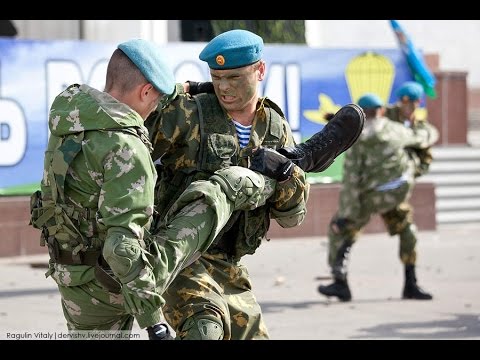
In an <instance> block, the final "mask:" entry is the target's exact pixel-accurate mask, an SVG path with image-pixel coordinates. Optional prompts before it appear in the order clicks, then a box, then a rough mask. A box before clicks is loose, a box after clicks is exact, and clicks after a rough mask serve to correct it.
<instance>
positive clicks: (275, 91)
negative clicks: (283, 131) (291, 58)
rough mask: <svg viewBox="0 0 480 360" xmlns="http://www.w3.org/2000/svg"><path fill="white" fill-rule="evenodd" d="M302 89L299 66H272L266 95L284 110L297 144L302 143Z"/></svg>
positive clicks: (267, 80)
mask: <svg viewBox="0 0 480 360" xmlns="http://www.w3.org/2000/svg"><path fill="white" fill-rule="evenodd" d="M300 87H301V79H300V67H299V66H298V64H288V65H287V66H284V65H281V64H272V65H270V67H269V70H268V74H267V78H266V84H265V88H264V93H265V95H266V96H268V97H269V98H270V99H272V100H273V101H274V102H275V103H276V104H277V105H278V106H279V107H280V109H282V110H283V112H284V114H285V116H286V117H287V120H288V123H289V124H290V127H291V128H292V133H293V136H294V138H295V140H296V141H297V142H300V141H301V133H300V100H301V94H300V93H301V91H300V90H301V89H300Z"/></svg>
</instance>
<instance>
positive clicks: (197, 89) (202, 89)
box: [186, 80, 215, 95]
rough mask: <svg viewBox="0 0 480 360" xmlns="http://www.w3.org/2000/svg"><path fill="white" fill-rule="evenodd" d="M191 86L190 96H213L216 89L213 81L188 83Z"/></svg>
mask: <svg viewBox="0 0 480 360" xmlns="http://www.w3.org/2000/svg"><path fill="white" fill-rule="evenodd" d="M186 82H187V83H188V84H189V85H190V89H189V90H188V93H189V94H190V95H197V94H200V93H210V94H213V93H214V92H215V89H214V87H213V83H212V82H211V81H207V82H197V81H190V80H188V81H186Z"/></svg>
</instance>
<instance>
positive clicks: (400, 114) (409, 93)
mask: <svg viewBox="0 0 480 360" xmlns="http://www.w3.org/2000/svg"><path fill="white" fill-rule="evenodd" d="M396 96H397V99H398V101H397V102H396V103H395V104H394V105H390V106H387V107H386V108H385V116H386V117H387V118H389V119H390V120H393V121H398V122H400V123H402V124H403V125H404V126H406V127H408V128H411V127H412V126H414V125H415V124H416V123H417V122H420V121H428V120H427V119H417V118H416V115H415V110H417V109H418V108H419V106H420V101H421V100H422V98H423V96H424V90H423V87H422V85H420V84H419V83H417V82H415V81H407V82H405V83H403V84H402V86H400V87H399V88H398V90H397V91H396ZM432 126H433V125H432ZM407 151H408V153H409V155H410V157H411V158H412V160H413V161H414V162H415V177H419V176H422V175H425V174H427V173H428V171H429V169H430V164H431V163H432V160H433V156H432V148H431V147H428V148H426V149H418V148H407Z"/></svg>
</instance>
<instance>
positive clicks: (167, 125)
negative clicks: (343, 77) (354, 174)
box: [147, 30, 363, 340]
mask: <svg viewBox="0 0 480 360" xmlns="http://www.w3.org/2000/svg"><path fill="white" fill-rule="evenodd" d="M262 50H263V40H262V39H261V38H260V37H259V36H257V35H255V34H253V33H250V32H248V31H244V30H232V31H228V32H226V33H223V34H220V35H219V36H217V37H216V38H215V39H213V40H212V41H211V42H210V43H209V44H208V45H207V46H206V47H205V48H204V50H203V51H202V52H201V54H200V59H201V60H203V61H206V62H207V63H208V65H209V67H210V72H211V76H212V80H213V88H214V91H215V94H213V93H201V94H197V95H195V96H190V95H192V94H194V93H197V92H200V91H201V90H200V87H202V86H205V85H208V84H209V83H201V85H199V84H198V83H190V85H192V84H194V85H195V89H193V87H192V86H191V88H190V89H189V92H190V94H186V93H185V92H184V91H183V86H180V85H177V96H176V97H175V98H174V99H173V101H172V102H171V103H169V104H168V105H167V106H166V107H164V108H163V109H159V110H160V111H159V113H158V114H154V115H152V116H151V118H150V119H149V120H148V121H147V126H148V127H149V128H150V129H151V131H150V132H151V136H152V142H153V145H154V151H153V153H152V156H153V159H154V161H156V163H157V164H158V167H157V170H158V173H159V181H158V184H157V192H156V195H157V198H156V201H155V203H156V206H157V208H156V210H157V211H158V213H157V214H156V216H155V224H154V226H153V229H152V232H154V233H155V232H156V231H157V230H156V229H157V228H158V226H162V224H163V223H164V222H165V219H164V215H165V213H168V211H169V209H170V206H171V204H172V202H174V201H176V199H177V198H178V196H179V194H182V192H183V191H184V189H185V188H186V187H187V186H188V185H189V184H190V183H191V182H192V181H195V180H199V179H206V178H209V177H210V176H211V174H212V173H213V172H215V171H219V169H223V168H228V167H230V166H232V165H239V166H242V167H250V169H253V170H255V171H258V172H260V173H263V174H265V175H267V176H269V177H271V178H274V179H276V180H277V181H278V183H277V186H276V189H275V193H274V194H273V196H272V197H271V198H270V199H269V200H268V201H267V203H266V204H265V205H264V206H260V207H258V208H256V209H251V210H239V211H235V212H234V213H233V215H232V216H231V217H230V219H229V221H228V223H227V225H226V226H225V227H224V229H223V230H222V231H221V233H220V234H219V235H218V236H216V238H215V240H214V242H213V244H212V245H211V246H210V247H209V248H208V250H207V251H206V253H205V254H203V255H202V256H201V257H200V258H199V259H198V260H197V261H195V262H193V263H192V264H190V265H189V266H187V267H186V268H185V269H184V270H183V271H182V272H181V273H180V274H179V275H178V276H177V277H176V278H175V280H174V281H173V282H172V283H171V285H169V287H168V289H167V291H166V293H165V294H164V297H165V300H166V305H165V306H164V308H163V310H164V313H165V316H166V318H167V320H168V322H169V323H170V324H171V325H172V326H173V327H174V329H175V331H176V333H177V338H178V339H187V340H191V339H236V340H240V339H268V331H267V328H266V327H265V324H264V321H263V317H262V313H261V309H260V306H259V304H258V303H257V300H256V298H255V296H254V294H253V292H252V284H251V281H250V277H249V274H248V270H247V268H246V267H245V266H244V265H243V264H242V263H241V262H240V260H241V259H242V257H243V256H244V255H247V254H253V253H254V252H255V251H256V249H257V248H258V246H260V244H261V242H262V240H265V239H266V234H267V231H268V228H269V224H270V219H271V218H273V219H275V220H276V221H277V222H278V223H279V224H280V225H281V226H282V227H293V226H296V225H298V224H300V223H301V222H302V221H303V220H304V218H305V214H306V201H307V197H308V193H309V184H308V183H307V182H306V179H305V172H304V171H303V170H305V171H321V170H323V169H324V168H326V167H327V166H328V165H329V164H330V163H331V162H332V161H333V159H334V158H335V157H336V156H337V155H338V154H339V153H341V152H343V151H344V150H346V148H348V147H350V146H351V144H353V142H354V141H355V140H356V139H357V137H358V136H359V134H360V132H361V129H362V127H363V117H362V116H363V112H361V110H360V109H359V108H356V107H355V106H353V105H352V106H349V107H346V108H345V109H343V110H342V111H340V112H339V113H340V114H339V116H338V117H337V119H336V120H334V121H332V123H331V126H329V127H326V130H325V131H324V132H323V133H321V134H316V136H314V137H312V138H313V139H312V140H311V141H310V142H308V141H307V142H306V143H305V144H300V145H298V146H296V145H295V144H294V139H293V136H292V132H291V129H290V127H289V125H288V122H287V121H286V119H285V117H284V115H283V113H282V111H281V110H280V109H279V107H278V106H277V105H276V104H275V103H274V102H273V101H271V100H270V99H268V98H266V97H259V95H258V92H257V89H258V85H259V81H261V80H263V78H264V76H265V62H264V61H263V60H262V59H261V55H262ZM210 86H211V84H210ZM341 125H343V126H344V127H342V126H341ZM333 133H335V134H336V135H335V136H333ZM332 139H335V140H332ZM327 144H328V145H327ZM321 146H323V150H322V147H321ZM279 148H282V149H280V150H282V151H283V154H284V155H286V156H288V157H290V158H292V159H293V162H294V163H295V164H296V165H295V166H293V164H292V163H291V162H290V161H286V160H287V159H286V158H285V157H284V156H280V155H279V154H278V153H277V152H276V151H272V150H271V149H279ZM315 149H316V150H319V149H320V150H321V151H317V152H316V151H315ZM297 165H298V166H297ZM302 169H303V170H302Z"/></svg>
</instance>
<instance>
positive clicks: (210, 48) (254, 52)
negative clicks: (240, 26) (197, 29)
mask: <svg viewBox="0 0 480 360" xmlns="http://www.w3.org/2000/svg"><path fill="white" fill-rule="evenodd" d="M262 52H263V39H262V38H261V37H260V36H258V35H256V34H254V33H252V32H250V31H247V30H230V31H227V32H224V33H222V34H220V35H218V36H216V37H215V38H213V39H212V40H211V41H210V42H209V43H208V44H207V46H205V48H204V49H203V50H202V52H201V53H200V55H199V56H198V57H199V58H200V60H202V61H206V62H207V63H208V66H209V67H210V68H211V69H215V70H222V69H234V68H239V67H243V66H247V65H250V64H253V63H255V62H257V61H258V60H260V59H261V58H262Z"/></svg>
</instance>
